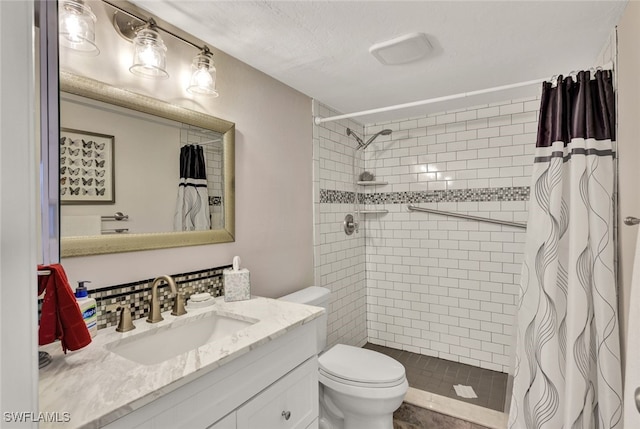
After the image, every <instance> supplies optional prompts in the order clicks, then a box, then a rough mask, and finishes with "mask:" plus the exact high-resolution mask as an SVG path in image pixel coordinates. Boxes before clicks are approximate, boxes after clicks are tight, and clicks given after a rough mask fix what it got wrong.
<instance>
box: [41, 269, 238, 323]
mask: <svg viewBox="0 0 640 429" xmlns="http://www.w3.org/2000/svg"><path fill="white" fill-rule="evenodd" d="M229 267H230V265H225V266H222V267H216V268H207V269H204V270H199V271H192V272H188V273H181V274H173V275H172V276H171V277H173V279H174V280H175V282H176V286H177V287H178V292H182V293H183V294H184V299H185V302H187V303H188V301H187V300H188V299H189V297H190V296H191V295H193V294H195V293H202V292H209V293H210V294H211V295H212V296H213V297H214V298H215V297H218V296H223V295H224V283H223V278H222V271H223V270H224V269H225V268H229ZM153 280H154V279H146V280H140V281H137V282H133V283H124V284H119V285H114V286H107V287H103V288H99V289H94V290H91V291H89V297H90V298H94V299H95V300H96V307H97V309H96V310H97V313H98V329H104V328H108V327H111V326H117V325H118V311H117V309H118V307H120V306H125V307H129V308H130V309H131V318H132V319H133V320H137V319H142V318H145V317H147V316H148V314H149V306H150V302H151V284H152V283H153ZM72 287H73V286H72ZM170 293H171V289H169V286H168V285H167V284H166V283H165V282H162V283H160V285H159V286H158V298H159V300H160V311H161V312H165V311H169V310H171V306H172V305H173V298H170ZM41 306H42V301H41V300H40V301H39V303H38V307H39V309H38V310H39V311H40V308H41ZM187 309H188V306H187Z"/></svg>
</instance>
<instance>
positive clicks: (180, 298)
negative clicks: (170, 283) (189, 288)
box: [171, 292, 187, 316]
mask: <svg viewBox="0 0 640 429" xmlns="http://www.w3.org/2000/svg"><path fill="white" fill-rule="evenodd" d="M183 314H187V310H185V308H184V294H183V293H182V292H178V293H176V297H175V299H174V300H173V309H172V311H171V315H172V316H182V315H183Z"/></svg>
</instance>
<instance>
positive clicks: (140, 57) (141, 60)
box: [129, 18, 169, 79]
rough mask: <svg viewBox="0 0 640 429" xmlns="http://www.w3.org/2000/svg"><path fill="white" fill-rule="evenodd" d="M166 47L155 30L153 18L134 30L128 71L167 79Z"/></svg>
mask: <svg viewBox="0 0 640 429" xmlns="http://www.w3.org/2000/svg"><path fill="white" fill-rule="evenodd" d="M166 53H167V47H166V46H165V44H164V41H163V40H162V37H160V33H158V31H157V30H156V24H155V21H154V20H153V18H149V21H148V22H147V25H145V26H144V27H143V28H141V29H139V30H137V31H136V37H135V38H134V39H133V65H132V66H131V67H129V71H130V72H131V73H133V74H135V75H138V76H142V77H148V78H152V79H167V78H168V77H169V73H167V70H166V67H167V57H166Z"/></svg>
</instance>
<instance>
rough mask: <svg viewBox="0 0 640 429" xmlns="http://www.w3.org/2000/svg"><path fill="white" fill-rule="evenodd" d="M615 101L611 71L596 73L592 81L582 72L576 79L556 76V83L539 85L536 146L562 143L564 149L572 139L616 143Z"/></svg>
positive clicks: (588, 74)
mask: <svg viewBox="0 0 640 429" xmlns="http://www.w3.org/2000/svg"><path fill="white" fill-rule="evenodd" d="M615 118H616V114H615V98H614V92H613V72H612V71H611V70H598V71H596V75H595V79H593V80H592V79H591V76H590V73H589V72H588V71H581V72H579V73H578V75H577V76H576V80H574V79H573V77H571V76H569V77H567V78H564V79H563V77H562V76H559V77H558V84H557V86H555V87H552V85H551V83H550V82H544V83H543V84H542V99H541V101H540V119H539V122H538V140H537V142H536V147H548V146H551V145H552V143H553V142H556V141H563V142H564V144H565V146H566V145H567V143H569V142H570V141H571V139H574V138H585V139H586V138H593V139H596V140H606V139H611V140H615V138H616V136H615V123H616V121H615Z"/></svg>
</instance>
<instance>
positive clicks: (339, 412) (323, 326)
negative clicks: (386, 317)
mask: <svg viewBox="0 0 640 429" xmlns="http://www.w3.org/2000/svg"><path fill="white" fill-rule="evenodd" d="M329 293H330V291H329V289H327V288H323V287H317V286H311V287H308V288H305V289H302V290H300V291H298V292H294V293H292V294H289V295H286V296H283V297H282V298H280V299H282V300H285V301H291V302H297V303H300V304H308V305H315V306H318V307H324V308H325V310H327V311H328V307H329ZM323 318H324V320H323V321H322V322H321V323H319V326H320V328H319V332H318V351H319V352H320V353H321V354H320V357H319V359H318V364H319V370H318V371H319V375H318V378H319V380H320V429H392V428H393V412H394V411H395V410H397V409H398V407H400V405H401V404H402V400H403V399H404V395H405V394H406V393H407V389H408V388H409V383H408V382H407V378H406V377H405V371H404V366H402V364H401V363H400V362H398V361H396V360H395V359H392V358H390V357H389V356H386V355H383V354H382V353H378V352H375V351H373V350H367V349H362V348H359V347H353V346H347V345H344V344H337V345H335V346H333V347H331V348H330V349H329V350H326V351H324V349H325V347H326V346H327V315H326V313H325V315H324V316H323ZM323 351H324V352H323Z"/></svg>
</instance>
